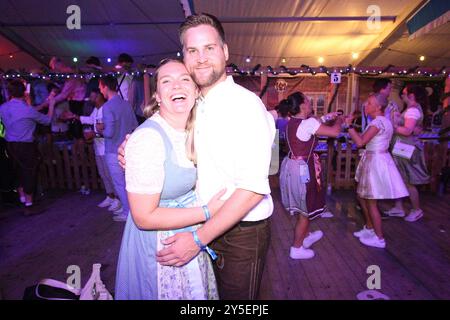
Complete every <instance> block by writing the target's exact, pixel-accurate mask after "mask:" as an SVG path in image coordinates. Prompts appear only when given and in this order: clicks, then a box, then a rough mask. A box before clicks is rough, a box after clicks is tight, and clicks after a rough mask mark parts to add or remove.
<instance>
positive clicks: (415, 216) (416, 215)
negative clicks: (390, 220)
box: [405, 209, 423, 222]
mask: <svg viewBox="0 0 450 320" xmlns="http://www.w3.org/2000/svg"><path fill="white" fill-rule="evenodd" d="M422 217H423V211H422V210H421V209H418V210H411V212H410V213H409V214H408V216H406V217H405V220H406V221H408V222H414V221H417V220H419V219H420V218H422Z"/></svg>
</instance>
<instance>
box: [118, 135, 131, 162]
mask: <svg viewBox="0 0 450 320" xmlns="http://www.w3.org/2000/svg"><path fill="white" fill-rule="evenodd" d="M129 138H130V135H129V134H127V135H126V136H125V140H123V142H122V144H121V145H120V146H119V149H117V159H118V160H119V165H120V166H121V167H122V169H124V170H125V146H126V145H127V141H128V139H129Z"/></svg>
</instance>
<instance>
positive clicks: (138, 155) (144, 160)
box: [125, 113, 194, 194]
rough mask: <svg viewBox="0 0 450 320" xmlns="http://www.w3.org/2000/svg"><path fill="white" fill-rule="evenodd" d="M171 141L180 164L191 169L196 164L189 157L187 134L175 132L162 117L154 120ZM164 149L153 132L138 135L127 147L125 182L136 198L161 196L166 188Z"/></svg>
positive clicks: (137, 132) (157, 115)
mask: <svg viewBox="0 0 450 320" xmlns="http://www.w3.org/2000/svg"><path fill="white" fill-rule="evenodd" d="M151 119H152V120H154V121H155V122H157V123H158V124H159V125H160V126H161V127H162V128H163V130H164V131H165V132H166V134H167V136H168V137H169V139H170V141H171V143H172V147H173V149H174V152H175V155H176V158H177V160H176V161H177V163H178V165H179V166H181V167H185V168H192V167H194V164H193V163H192V162H191V161H190V160H189V159H188V158H187V156H186V144H185V143H186V137H187V134H186V132H180V131H177V130H175V129H174V128H172V127H171V126H170V125H169V124H168V123H167V122H166V121H165V120H164V119H163V118H162V117H161V116H160V115H159V113H156V114H155V115H153V116H152V117H151ZM165 158H166V154H165V146H164V142H163V139H162V137H161V135H160V134H159V133H158V132H156V131H155V130H153V129H151V128H142V129H139V130H137V131H135V132H134V133H133V134H132V135H131V137H130V139H129V140H128V142H127V145H126V147H125V161H126V169H125V180H126V189H127V191H128V192H132V193H137V194H155V193H161V191H162V188H163V184H164V176H165V175H164V161H165Z"/></svg>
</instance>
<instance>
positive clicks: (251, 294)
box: [211, 219, 270, 300]
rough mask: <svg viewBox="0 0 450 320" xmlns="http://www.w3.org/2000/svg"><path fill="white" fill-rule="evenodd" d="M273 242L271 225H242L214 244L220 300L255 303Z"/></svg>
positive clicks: (264, 223) (212, 245)
mask: <svg viewBox="0 0 450 320" xmlns="http://www.w3.org/2000/svg"><path fill="white" fill-rule="evenodd" d="M269 243H270V223H269V220H268V219H266V220H263V221H262V222H259V223H247V222H241V223H239V224H237V225H236V226H235V227H233V228H232V229H231V230H229V231H228V232H226V233H225V234H224V235H223V236H221V237H220V238H217V239H216V240H214V241H213V242H212V243H211V248H212V249H213V250H214V251H215V252H216V253H217V256H218V258H217V260H216V261H215V262H214V263H213V265H214V273H215V275H216V280H217V286H218V289H219V298H220V299H222V300H255V299H257V298H258V293H259V287H260V283H261V277H262V274H263V270H264V264H265V261H266V256H267V250H268V249H269Z"/></svg>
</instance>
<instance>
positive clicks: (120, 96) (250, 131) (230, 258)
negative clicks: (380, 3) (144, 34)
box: [0, 14, 429, 299]
mask: <svg viewBox="0 0 450 320" xmlns="http://www.w3.org/2000/svg"><path fill="white" fill-rule="evenodd" d="M179 34H180V41H181V45H182V47H183V56H184V60H183V61H179V60H174V59H168V60H164V61H162V62H161V63H160V65H159V66H158V68H157V70H156V72H155V75H154V77H153V79H154V88H153V90H152V92H153V96H152V101H151V103H150V105H149V106H145V108H143V105H142V103H141V102H138V103H130V100H131V101H140V100H139V98H136V97H135V96H136V95H138V94H136V90H134V89H133V86H135V87H137V85H138V84H137V82H136V81H135V82H133V81H134V80H135V79H133V78H130V77H129V75H127V74H126V73H124V74H122V75H121V76H120V77H119V78H115V77H113V76H105V77H102V78H100V79H99V80H98V79H97V80H95V83H94V82H89V83H87V84H86V83H84V82H82V81H81V80H80V79H75V78H71V79H68V80H66V81H65V82H64V84H63V85H62V86H59V87H52V88H51V90H50V93H48V96H47V97H45V98H44V95H37V94H36V95H35V98H36V97H38V96H39V98H38V99H35V101H34V103H33V102H32V103H31V104H32V105H34V106H35V107H30V105H29V104H27V103H26V102H25V90H26V89H25V86H24V84H23V83H22V82H21V81H19V80H13V81H11V82H10V83H9V84H8V92H9V95H10V98H11V99H10V100H9V101H8V102H6V103H5V104H3V105H2V106H1V107H0V118H1V120H2V122H3V124H4V125H5V127H6V137H5V138H6V141H7V149H8V152H10V153H11V156H12V158H13V159H14V161H15V164H16V166H17V167H18V168H17V169H18V172H20V175H19V180H18V184H17V186H18V189H17V190H18V191H19V193H20V200H21V202H23V203H24V204H25V206H27V207H30V206H32V205H33V200H32V194H33V188H34V187H35V180H34V179H35V178H34V177H35V170H36V164H37V163H38V159H37V158H36V157H37V155H36V156H34V155H35V151H34V150H35V143H34V138H33V133H34V131H35V127H36V124H37V123H39V124H42V125H47V126H48V125H50V124H51V123H52V121H53V119H55V117H56V120H55V123H54V126H53V124H52V129H51V130H52V131H53V132H55V133H58V134H59V133H61V132H63V131H64V132H68V134H69V135H70V137H71V138H73V139H75V140H81V139H87V140H92V141H93V143H94V150H95V155H96V162H97V167H98V169H99V173H100V176H101V178H102V180H103V183H104V185H105V189H106V193H107V197H106V198H105V199H104V200H103V201H102V202H101V203H100V204H99V206H100V207H108V208H109V209H110V210H112V211H114V212H115V217H114V220H115V221H126V223H125V229H124V233H123V238H122V243H121V248H120V253H119V259H118V265H117V274H116V288H115V298H116V299H218V298H220V299H256V298H257V297H258V293H259V288H260V282H261V276H262V272H263V270H264V264H265V259H266V255H267V251H268V247H269V244H270V238H271V234H270V230H271V229H270V219H269V218H270V216H271V215H272V213H273V209H274V205H273V200H272V197H271V190H270V186H269V179H268V174H269V166H270V162H271V155H272V145H273V142H274V138H275V134H276V128H278V130H279V132H280V144H281V145H282V148H281V153H282V155H283V160H282V164H281V171H280V188H281V196H282V199H281V200H282V204H283V206H284V208H285V209H286V211H287V212H289V213H290V214H293V215H297V216H298V220H297V223H296V226H295V229H294V234H293V243H292V246H291V248H290V251H289V256H290V257H291V258H292V259H310V258H313V257H314V255H315V252H314V251H313V250H312V249H311V246H312V245H313V244H314V243H316V242H317V241H319V240H320V239H321V238H322V236H323V233H322V231H320V230H316V231H313V232H310V222H311V221H312V220H313V219H315V218H317V217H320V216H322V214H323V213H324V212H326V211H327V209H326V192H325V191H326V186H324V184H323V179H322V175H321V167H320V160H319V156H318V155H317V153H316V152H315V148H316V146H317V143H318V141H319V139H321V138H322V137H337V136H338V135H339V134H341V133H342V132H346V133H347V134H348V135H349V136H350V138H351V139H352V141H353V142H354V143H355V144H356V145H357V146H358V148H363V147H364V148H365V149H364V151H363V155H362V158H361V161H360V162H359V165H358V168H357V170H356V178H355V179H356V181H357V190H356V194H357V198H358V201H359V203H360V207H361V210H362V213H363V215H364V219H365V225H364V227H363V229H362V230H360V231H357V232H355V233H354V235H355V237H358V238H359V240H360V241H361V243H362V244H364V245H367V246H372V247H378V248H385V247H386V241H385V239H384V236H383V231H382V222H381V216H382V214H381V213H380V211H379V208H378V202H379V201H381V200H386V199H393V200H397V201H396V206H395V207H394V208H392V209H391V210H389V211H387V213H386V214H388V215H391V216H405V215H406V213H405V209H404V207H403V206H402V201H403V198H405V197H408V196H409V199H410V200H411V203H412V206H413V209H412V210H411V211H410V212H409V214H408V215H407V216H406V217H405V220H406V221H410V222H413V221H417V220H418V219H420V218H421V217H422V216H423V214H424V213H423V211H422V210H421V209H420V205H419V196H418V192H417V189H416V185H420V184H424V183H427V182H428V179H429V175H428V173H427V171H426V167H425V164H424V155H423V148H422V145H421V143H420V140H419V139H418V134H419V133H420V131H421V127H422V122H423V118H424V112H423V109H422V108H425V107H426V93H425V94H424V89H423V88H421V87H420V86H416V85H412V86H407V87H406V88H405V89H404V90H403V92H402V99H403V101H404V102H405V103H406V106H407V107H406V109H405V110H403V111H402V112H401V111H400V109H399V108H398V107H397V106H396V105H395V104H394V103H393V102H392V101H389V99H388V97H389V95H390V90H391V83H390V81H389V80H380V81H379V82H376V90H374V93H373V94H371V95H370V96H369V98H368V99H367V101H366V103H365V104H364V109H363V112H362V116H361V119H360V120H358V119H356V117H355V116H356V113H354V114H351V115H343V114H342V112H334V113H331V114H328V115H327V116H326V117H322V118H318V117H316V116H315V115H314V114H313V108H312V106H311V101H310V99H309V98H308V97H307V95H305V94H304V93H302V92H294V93H292V94H291V95H289V97H288V98H287V99H286V100H283V101H281V103H280V105H279V108H278V111H279V113H280V117H275V118H276V119H274V117H273V116H272V115H271V114H270V113H269V112H268V111H267V109H266V107H265V106H264V104H263V102H262V101H261V99H260V98H259V97H258V96H256V95H255V94H254V93H252V92H250V91H249V90H247V89H245V88H243V87H242V86H239V85H237V84H236V83H235V82H234V81H233V78H232V77H231V76H227V74H226V61H227V60H228V55H229V53H228V47H227V44H226V42H225V33H224V30H223V28H222V25H221V23H220V22H219V21H218V20H217V18H215V17H214V16H211V15H208V14H198V15H192V16H190V17H188V18H187V19H186V21H185V22H184V23H182V25H181V26H180V29H179ZM118 62H119V64H120V66H121V68H123V69H124V70H127V69H129V68H130V66H131V64H132V63H133V61H132V58H131V57H129V56H128V55H121V56H120V57H119V59H118ZM88 64H89V65H91V67H92V68H93V69H95V70H99V68H100V66H99V61H98V59H95V57H92V58H90V60H89V61H88ZM50 67H51V68H52V69H53V70H55V71H58V72H70V70H69V69H70V68H69V67H67V66H65V65H64V63H63V62H62V61H61V60H60V59H58V58H54V59H52V60H51V62H50ZM91 80H93V79H91ZM59 88H61V89H59ZM41 89H42V87H41ZM374 89H375V87H374ZM131 96H134V98H133V99H134V100H133V99H131ZM86 98H88V100H89V101H90V103H91V104H92V106H93V108H91V110H89V112H86V111H85V110H84V109H85V105H86V103H85V99H86ZM44 110H45V113H41V112H40V111H44ZM136 110H138V111H136ZM237 114H239V115H240V116H239V117H236V115H237ZM248 119H251V121H248ZM275 120H276V121H275ZM358 121H359V123H361V126H362V129H358V128H357V125H356V124H357V123H358ZM139 124H140V125H139ZM230 124H232V128H230ZM83 126H90V128H91V129H89V130H84V129H83ZM53 127H54V129H53ZM84 128H85V129H86V127H84ZM128 134H131V136H129V135H128ZM59 137H60V136H58V135H53V139H59ZM399 144H400V147H401V146H402V144H403V145H408V146H411V147H412V148H410V149H411V152H410V154H405V152H403V153H402V152H401V151H398V150H400V149H402V150H404V149H405V148H400V147H399ZM407 149H408V148H407ZM30 155H33V157H34V158H31V157H30ZM255 159H257V161H255ZM123 169H125V170H123Z"/></svg>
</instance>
